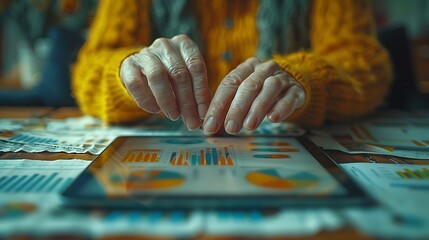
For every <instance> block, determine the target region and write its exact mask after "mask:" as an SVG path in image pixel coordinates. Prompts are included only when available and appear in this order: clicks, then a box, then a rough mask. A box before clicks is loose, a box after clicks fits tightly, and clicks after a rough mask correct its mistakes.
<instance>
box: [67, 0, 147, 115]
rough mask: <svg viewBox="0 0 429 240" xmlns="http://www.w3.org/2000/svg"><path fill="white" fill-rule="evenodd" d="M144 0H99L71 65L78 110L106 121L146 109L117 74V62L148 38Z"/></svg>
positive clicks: (139, 112)
mask: <svg viewBox="0 0 429 240" xmlns="http://www.w3.org/2000/svg"><path fill="white" fill-rule="evenodd" d="M148 4H149V3H148V1H147V0H145V1H139V0H121V1H115V0H104V1H100V2H99V6H98V8H97V12H96V15H95V18H94V20H93V23H92V26H91V29H90V32H89V37H88V39H87V42H86V43H85V45H84V46H83V47H82V49H81V50H80V52H79V55H78V59H77V62H76V64H75V65H74V66H73V68H72V88H73V92H74V95H75V97H76V99H77V102H78V104H79V106H80V108H81V110H82V111H83V112H84V113H85V114H89V115H92V116H96V117H99V118H101V119H102V120H104V121H105V122H107V123H119V122H130V121H135V120H138V119H141V118H142V117H144V116H145V115H146V114H147V113H145V112H144V111H143V110H141V109H140V108H139V107H138V106H137V104H136V103H135V101H134V100H133V99H132V97H131V96H130V94H128V92H127V90H126V88H125V87H124V85H123V84H122V81H121V79H120V77H119V68H120V66H121V62H122V61H123V60H124V59H125V58H126V57H127V56H129V55H131V54H133V53H136V52H138V51H139V50H140V49H141V48H142V46H138V45H139V44H142V43H143V44H144V43H146V44H147V42H148V41H149V36H150V26H149V24H147V26H139V23H145V22H146V23H148V22H149V9H148V6H149V5H148Z"/></svg>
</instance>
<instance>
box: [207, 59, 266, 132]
mask: <svg viewBox="0 0 429 240" xmlns="http://www.w3.org/2000/svg"><path fill="white" fill-rule="evenodd" d="M259 63H260V60H259V59H257V58H250V59H248V60H246V61H245V62H243V63H242V64H240V65H239V66H238V67H237V68H236V69H234V70H233V71H232V72H230V73H229V74H228V75H227V76H226V77H225V78H224V79H223V80H222V82H221V83H220V85H219V87H218V89H217V90H216V93H215V95H214V97H213V99H212V101H211V103H210V106H209V109H208V110H207V114H206V117H205V119H204V125H203V126H204V133H205V134H208V135H210V134H214V133H216V132H217V131H218V130H219V128H220V127H221V126H222V122H223V121H224V119H225V116H226V113H227V111H228V109H229V106H230V104H231V102H232V100H233V99H234V96H235V94H236V92H237V89H238V87H239V86H240V84H241V82H242V81H243V80H244V79H246V78H247V77H248V76H250V75H251V74H252V73H253V71H254V70H255V67H256V65H257V64H259Z"/></svg>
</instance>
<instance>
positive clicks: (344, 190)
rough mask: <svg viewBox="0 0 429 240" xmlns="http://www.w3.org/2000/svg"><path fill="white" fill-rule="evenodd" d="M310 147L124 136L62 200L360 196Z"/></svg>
mask: <svg viewBox="0 0 429 240" xmlns="http://www.w3.org/2000/svg"><path fill="white" fill-rule="evenodd" d="M309 144H310V143H309V142H304V141H303V140H302V139H297V138H284V137H282V138H275V137H274V138H273V137H210V138H207V137H120V138H118V139H116V140H115V141H114V142H113V143H112V144H111V145H110V146H109V147H108V148H107V149H106V150H105V151H104V152H103V153H102V154H101V155H100V156H99V157H98V158H97V159H96V160H95V161H94V162H93V163H92V164H91V165H90V166H89V167H88V169H86V170H85V171H84V173H83V174H82V175H81V176H80V177H79V178H78V179H77V180H76V181H75V182H74V183H73V184H72V185H71V186H70V187H69V188H68V189H67V190H66V192H65V194H64V195H65V196H69V197H75V198H98V199H100V198H102V199H107V200H109V199H110V200H113V199H122V200H126V199H134V200H135V199H138V198H142V199H144V198H151V199H154V198H157V199H170V200H171V199H176V200H177V199H187V200H189V199H200V200H201V199H205V198H212V199H213V198H215V199H217V200H218V201H220V200H221V199H222V198H226V199H228V198H229V199H236V200H237V199H246V198H247V199H248V198H254V199H258V198H260V199H267V198H270V199H278V198H279V197H280V198H285V197H289V199H291V198H290V197H293V198H298V199H299V198H313V199H315V198H319V199H321V198H337V197H340V198H341V197H347V196H351V195H354V196H356V194H352V192H354V193H356V192H355V191H354V190H353V191H351V189H350V188H349V187H347V186H346V185H345V182H346V180H347V179H346V176H345V175H341V176H339V175H337V174H338V170H339V169H338V167H337V166H336V165H335V164H333V163H332V162H331V161H330V160H329V159H328V158H327V157H326V156H324V155H323V154H322V153H321V152H317V151H316V149H317V147H316V148H315V146H313V148H311V147H309ZM315 151H316V152H315ZM335 170H337V173H336V171H335ZM353 189H355V187H354V186H353ZM355 190H356V189H355ZM154 202H156V201H154ZM161 202H162V201H161ZM176 202H180V201H176Z"/></svg>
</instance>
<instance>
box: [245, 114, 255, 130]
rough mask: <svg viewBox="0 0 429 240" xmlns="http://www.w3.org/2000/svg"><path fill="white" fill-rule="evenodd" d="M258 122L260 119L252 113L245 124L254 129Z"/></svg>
mask: <svg viewBox="0 0 429 240" xmlns="http://www.w3.org/2000/svg"><path fill="white" fill-rule="evenodd" d="M257 122H258V119H257V118H256V116H254V115H250V116H248V117H247V118H246V120H245V122H244V125H245V126H246V128H247V129H249V130H254V129H255V128H256V124H257Z"/></svg>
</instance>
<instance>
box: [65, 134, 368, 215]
mask: <svg viewBox="0 0 429 240" xmlns="http://www.w3.org/2000/svg"><path fill="white" fill-rule="evenodd" d="M178 137H179V136H160V137H156V138H178ZM195 137H197V138H201V137H200V136H180V138H195ZM228 137H231V136H228ZM128 138H153V137H150V136H122V137H118V138H116V139H115V140H114V141H113V142H112V143H111V144H110V145H109V146H108V147H107V148H106V149H105V150H104V151H103V152H102V153H101V154H100V155H99V156H98V157H97V158H96V159H95V160H94V161H93V162H92V163H91V164H90V165H89V166H88V167H87V168H86V169H85V170H84V171H83V172H82V173H81V174H80V175H79V176H78V177H77V178H76V179H75V180H74V181H73V183H72V184H71V185H70V186H68V187H67V188H66V189H65V190H64V191H63V192H62V196H63V197H64V200H65V203H66V204H68V205H72V206H79V207H96V208H103V207H108V208H144V209H153V208H160V209H171V208H175V209H177V208H216V209H218V208H222V209H223V208H233V209H237V208H278V207H281V208H285V207H322V206H323V207H335V208H337V207H350V206H373V205H375V204H376V202H375V201H374V200H373V199H372V198H371V197H370V196H369V195H368V194H366V193H365V192H364V191H363V190H362V189H361V188H360V187H359V186H358V185H357V184H356V183H355V182H354V180H353V179H352V178H351V177H350V176H348V175H347V174H346V173H345V172H344V171H343V170H342V169H341V168H340V166H339V165H338V164H336V163H335V162H334V161H333V160H332V159H331V158H330V157H329V156H328V155H326V154H325V152H323V151H322V149H320V148H319V147H317V146H316V145H315V144H314V143H313V142H311V141H310V140H309V139H307V138H305V137H276V138H289V139H290V138H293V139H296V140H297V141H298V142H299V143H301V144H302V145H303V146H304V148H305V149H306V150H307V151H308V152H309V153H310V154H311V155H312V156H313V157H314V158H315V159H316V160H317V161H318V162H319V163H320V164H321V165H322V166H323V167H324V168H325V170H327V171H328V173H329V174H330V175H331V176H333V177H334V179H335V180H336V181H337V182H338V183H339V184H340V185H341V186H342V187H344V189H346V191H347V193H346V194H345V195H320V194H318V195H299V196H298V195H297V196H294V195H290V194H288V195H278V194H276V195H272V196H267V195H245V196H222V195H217V196H204V195H198V196H183V195H157V196H156V197H155V198H153V196H146V194H145V196H143V195H133V196H132V197H130V196H100V195H91V193H83V192H81V191H80V189H81V186H82V184H86V182H87V181H89V180H91V178H92V177H93V174H92V173H90V169H95V168H100V167H102V166H103V164H105V163H106V162H107V161H108V160H109V158H110V156H111V154H112V153H114V152H115V151H116V150H117V149H119V148H120V147H121V145H122V144H123V143H124V142H125V141H126V140H127V139H128ZM218 138H219V137H218ZM264 138H267V137H264ZM154 200H156V201H154Z"/></svg>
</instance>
